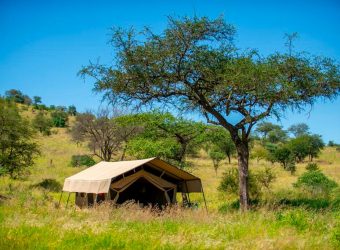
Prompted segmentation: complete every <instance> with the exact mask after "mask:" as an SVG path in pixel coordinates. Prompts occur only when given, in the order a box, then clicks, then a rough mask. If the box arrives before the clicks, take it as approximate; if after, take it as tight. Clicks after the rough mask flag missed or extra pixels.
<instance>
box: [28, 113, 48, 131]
mask: <svg viewBox="0 0 340 250" xmlns="http://www.w3.org/2000/svg"><path fill="white" fill-rule="evenodd" d="M32 126H33V128H35V129H36V130H38V131H39V132H40V133H42V134H43V135H50V134H51V128H52V127H53V121H52V119H51V118H49V117H48V116H47V115H45V113H44V112H42V111H40V112H39V113H38V114H37V115H36V116H35V117H34V119H33V120H32Z"/></svg>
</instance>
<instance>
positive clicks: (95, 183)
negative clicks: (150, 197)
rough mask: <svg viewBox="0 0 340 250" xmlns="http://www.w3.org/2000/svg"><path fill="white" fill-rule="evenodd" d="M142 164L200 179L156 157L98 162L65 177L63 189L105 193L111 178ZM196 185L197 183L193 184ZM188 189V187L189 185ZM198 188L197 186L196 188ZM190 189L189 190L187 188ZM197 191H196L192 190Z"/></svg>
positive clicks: (185, 178)
mask: <svg viewBox="0 0 340 250" xmlns="http://www.w3.org/2000/svg"><path fill="white" fill-rule="evenodd" d="M144 164H147V165H150V166H152V167H156V168H158V169H162V170H164V171H165V172H166V173H169V174H171V175H173V176H175V177H177V178H178V179H181V180H183V181H199V182H200V179H199V178H198V177H196V176H194V175H192V174H190V173H188V172H186V171H184V170H181V169H179V168H177V167H175V166H172V165H170V164H169V163H167V162H165V161H162V160H160V159H158V158H149V159H143V160H134V161H118V162H105V161H102V162H99V163H97V164H96V165H94V166H92V167H89V168H87V169H85V170H83V171H81V172H79V173H77V174H75V175H72V176H70V177H68V178H66V179H65V182H64V187H63V191H68V192H85V193H107V192H108V190H109V187H110V184H111V179H112V178H114V177H117V176H119V175H122V174H124V173H126V172H128V171H130V170H133V169H135V168H137V167H139V166H142V165H144ZM195 186H197V185H195ZM189 189H190V187H189ZM196 189H197V190H198V189H199V188H198V187H197V188H196ZM188 191H190V190H188ZM194 192H197V191H194Z"/></svg>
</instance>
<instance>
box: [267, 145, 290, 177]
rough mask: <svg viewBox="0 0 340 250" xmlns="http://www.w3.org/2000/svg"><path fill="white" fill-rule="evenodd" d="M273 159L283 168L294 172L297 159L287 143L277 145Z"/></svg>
mask: <svg viewBox="0 0 340 250" xmlns="http://www.w3.org/2000/svg"><path fill="white" fill-rule="evenodd" d="M272 154H273V159H274V161H276V162H279V163H280V164H281V165H282V166H283V168H284V169H285V170H287V171H290V172H291V174H293V173H294V172H295V170H296V168H295V160H294V154H293V152H292V151H291V150H290V148H288V147H287V146H286V145H283V146H280V147H277V148H276V149H275V150H274V151H273V153H272Z"/></svg>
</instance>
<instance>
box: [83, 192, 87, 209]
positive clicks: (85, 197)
mask: <svg viewBox="0 0 340 250" xmlns="http://www.w3.org/2000/svg"><path fill="white" fill-rule="evenodd" d="M86 199H87V193H85V196H84V199H83V206H84V205H85V200H86ZM83 206H82V207H83Z"/></svg>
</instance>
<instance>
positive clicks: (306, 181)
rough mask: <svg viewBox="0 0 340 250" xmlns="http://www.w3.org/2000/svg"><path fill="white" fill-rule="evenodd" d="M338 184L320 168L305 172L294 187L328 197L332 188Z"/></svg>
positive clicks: (314, 194)
mask: <svg viewBox="0 0 340 250" xmlns="http://www.w3.org/2000/svg"><path fill="white" fill-rule="evenodd" d="M337 186H338V185H337V183H336V182H335V181H333V180H331V179H329V178H328V177H327V176H326V175H324V174H323V173H322V172H321V171H320V170H310V171H307V172H305V173H303V174H302V175H301V176H300V177H299V178H298V180H297V182H296V183H294V187H296V188H300V189H302V190H304V191H307V192H308V193H310V194H311V195H313V196H326V197H328V196H329V195H330V193H331V191H332V189H334V188H336V187H337Z"/></svg>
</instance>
